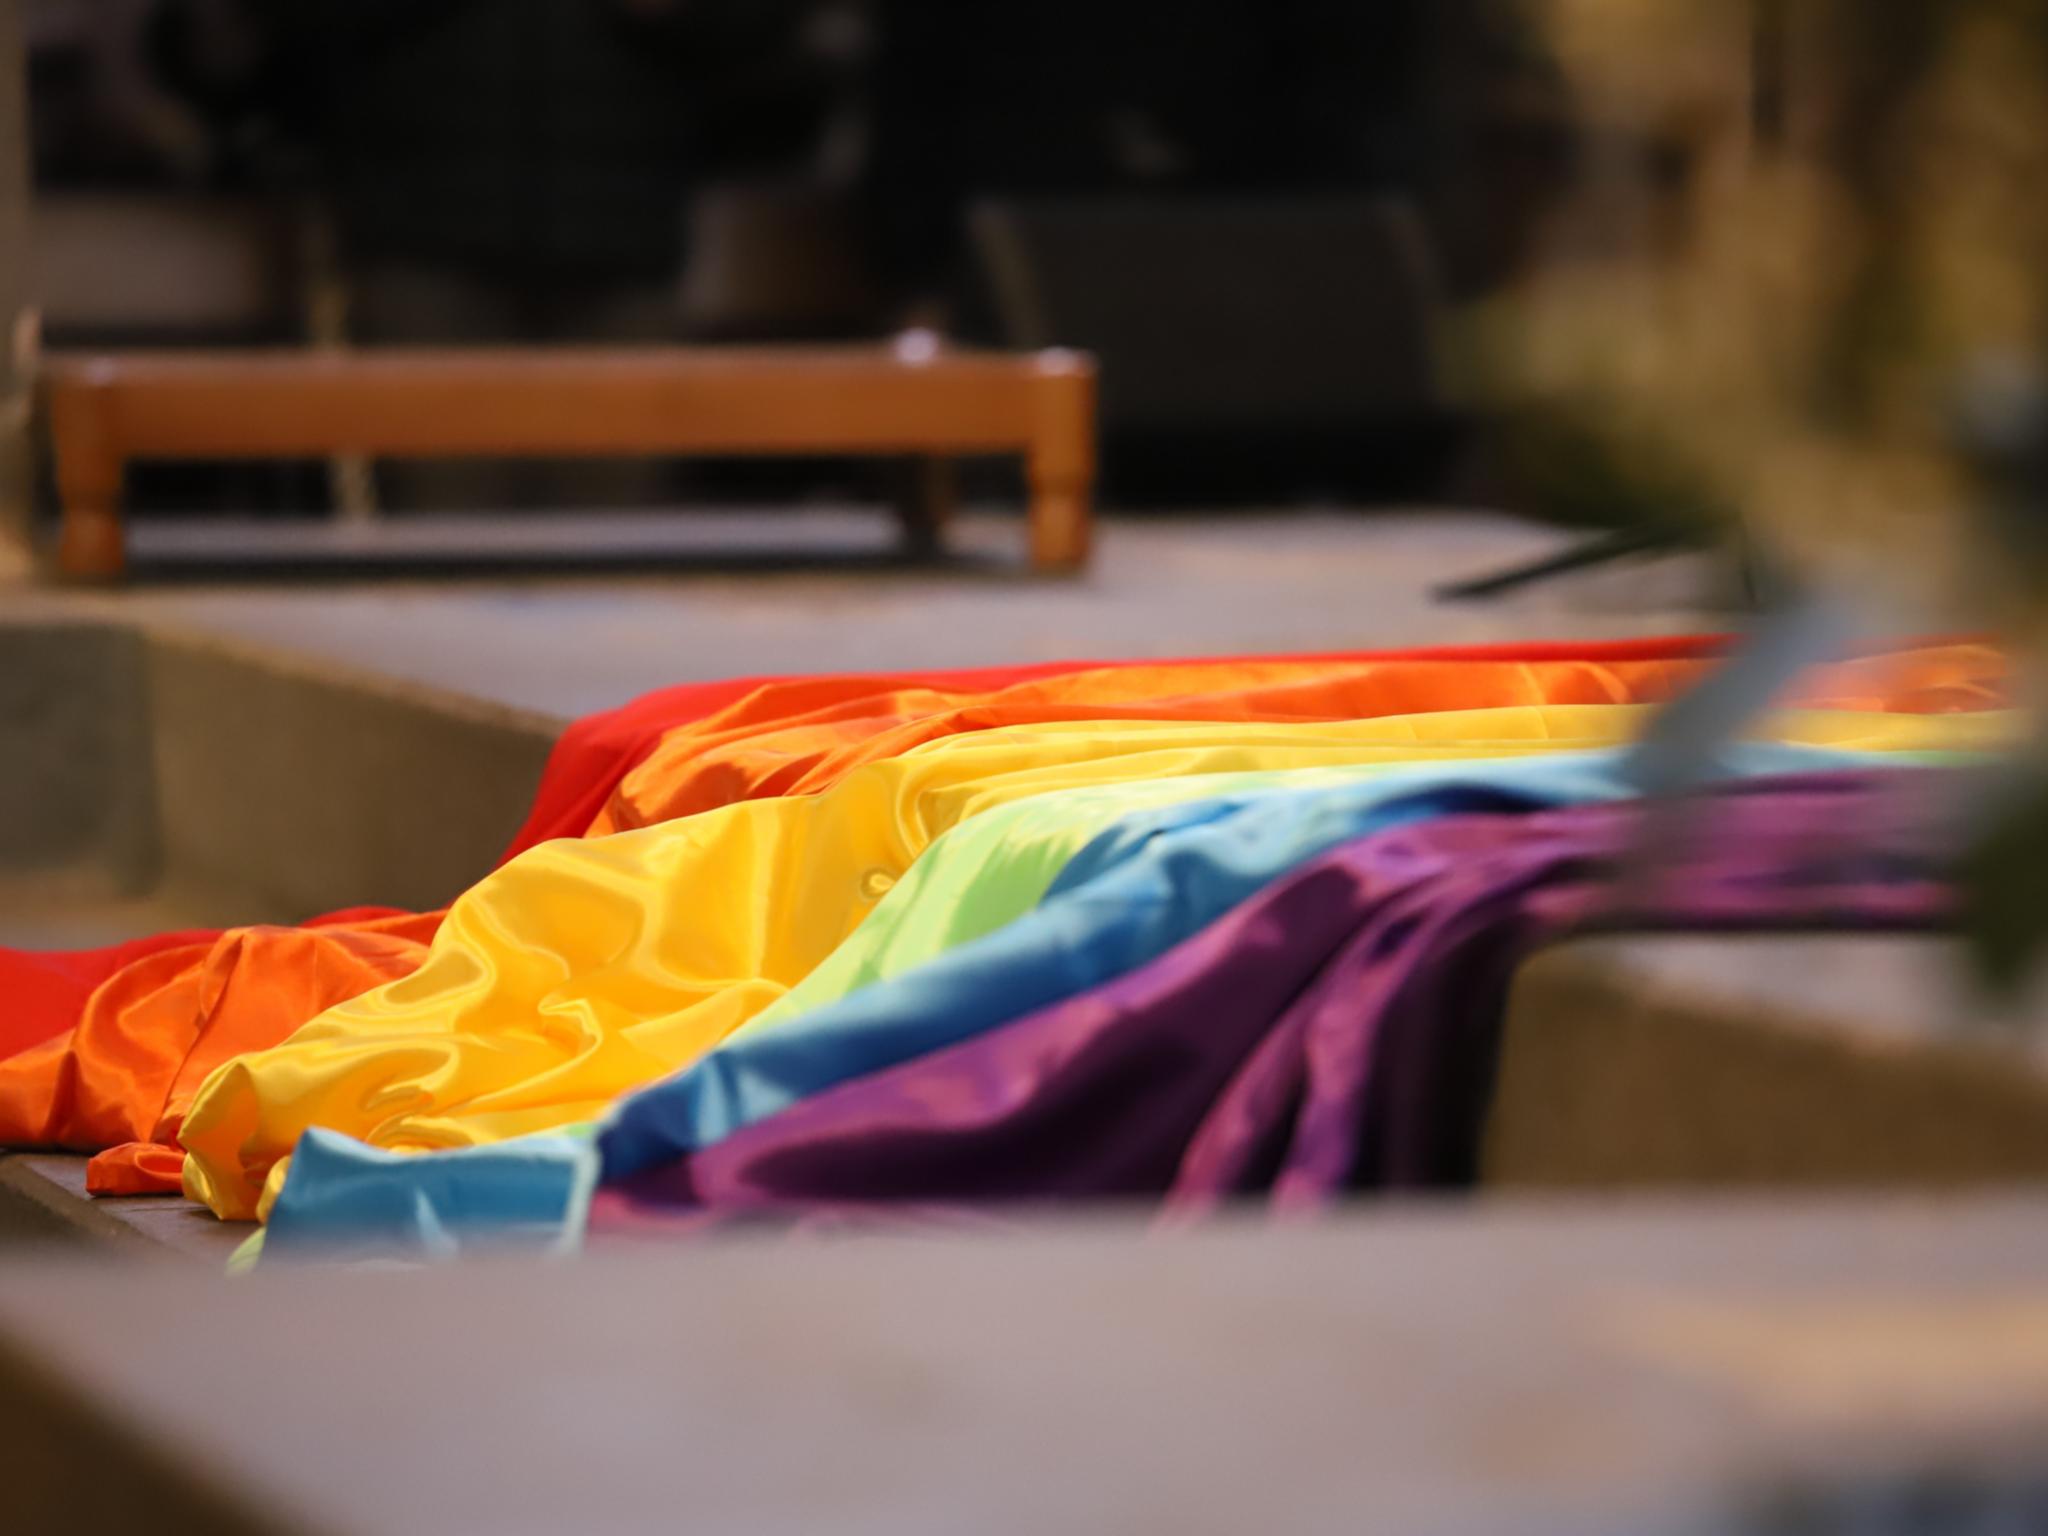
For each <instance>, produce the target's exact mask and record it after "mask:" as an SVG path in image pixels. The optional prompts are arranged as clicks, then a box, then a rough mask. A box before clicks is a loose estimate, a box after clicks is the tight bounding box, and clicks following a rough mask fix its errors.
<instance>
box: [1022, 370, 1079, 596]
mask: <svg viewBox="0 0 2048 1536" xmlns="http://www.w3.org/2000/svg"><path fill="white" fill-rule="evenodd" d="M1032 390H1033V395H1034V420H1033V423H1032V440H1031V450H1030V456H1029V461H1028V462H1027V464H1026V465H1025V471H1026V474H1027V475H1028V476H1029V478H1030V481H1031V564H1032V565H1033V567H1035V568H1036V569H1038V570H1040V571H1047V572H1056V571H1077V570H1079V569H1081V567H1083V566H1084V565H1086V564H1087V563H1088V549H1089V543H1090V535H1091V532H1092V529H1091V526H1090V525H1091V519H1092V515H1093V504H1094V496H1095V377H1094V374H1093V373H1092V372H1090V371H1088V370H1086V369H1083V368H1078V367H1071V366H1068V365H1066V364H1065V363H1063V362H1062V361H1061V360H1059V358H1058V355H1057V354H1053V355H1051V356H1050V357H1049V360H1048V361H1046V362H1044V363H1041V365H1040V371H1039V373H1038V375H1037V377H1036V378H1035V379H1034V380H1033V382H1032Z"/></svg>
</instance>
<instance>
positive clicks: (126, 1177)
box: [0, 639, 1996, 1194]
mask: <svg viewBox="0 0 2048 1536" xmlns="http://www.w3.org/2000/svg"><path fill="white" fill-rule="evenodd" d="M1720 644H1721V642H1718V641H1715V640H1712V639H1680V640H1673V641H1650V642H1640V643H1629V644H1624V645H1612V646H1594V647H1590V648H1587V649H1588V651H1589V653H1590V654H1589V655H1588V656H1586V657H1582V658H1581V659H1579V660H1577V661H1574V662H1573V663H1572V664H1571V668H1572V675H1574V676H1575V677H1576V676H1579V675H1581V674H1582V673H1585V672H1586V671H1587V670H1588V669H1592V670H1593V671H1597V670H1598V668H1599V666H1600V665H1601V663H1600V661H1599V660H1598V659H1597V658H1598V657H1600V656H1606V655H1611V657H1612V660H1613V663H1614V665H1615V666H1617V667H1621V668H1635V669H1637V672H1638V673H1640V679H1639V680H1640V681H1641V683H1642V685H1643V688H1644V692H1645V694H1646V695H1647V694H1649V693H1650V692H1652V691H1655V690H1658V689H1661V688H1662V687H1663V686H1664V682H1663V680H1664V679H1665V677H1666V675H1667V673H1668V671H1669V669H1670V668H1671V667H1673V666H1676V665H1679V664H1680V663H1682V662H1688V661H1690V662H1691V663H1692V664H1694V665H1697V660H1696V658H1699V657H1703V656H1707V655H1710V654H1712V653H1713V652H1714V651H1715V650H1716V649H1718V648H1719V646H1720ZM1562 649H1563V648H1546V647H1542V646H1537V647H1531V648H1528V649H1527V651H1526V653H1525V654H1518V653H1517V652H1516V651H1514V650H1512V649H1494V650H1487V651H1470V652H1447V653H1441V654H1439V653H1424V654H1425V655H1426V656H1428V657H1429V658H1430V659H1431V660H1432V662H1433V664H1445V663H1447V662H1448V660H1449V659H1452V658H1455V659H1456V660H1457V661H1458V662H1459V663H1460V664H1462V665H1464V666H1465V667H1466V668H1467V670H1468V671H1477V670H1483V669H1490V670H1491V673H1492V674H1494V675H1495V676H1496V678H1497V681H1496V682H1495V684H1494V685H1493V687H1494V690H1495V691H1496V692H1497V693H1499V694H1500V695H1501V697H1503V698H1508V697H1521V696H1522V695H1523V694H1525V693H1526V691H1527V680H1526V678H1525V677H1524V676H1523V675H1522V674H1523V670H1524V666H1525V662H1526V663H1527V664H1530V665H1545V664H1548V663H1549V662H1550V661H1551V660H1553V659H1554V658H1553V655H1552V651H1553V650H1557V651H1561V650H1562ZM1944 649H1947V648H1944ZM1368 659H1369V660H1370V661H1371V662H1372V664H1374V665H1381V666H1384V665H1393V664H1394V660H1393V658H1391V657H1388V656H1384V655H1381V656H1370V657H1366V656H1360V655H1350V656H1341V657H1332V658H1328V659H1327V662H1326V663H1310V662H1307V661H1304V660H1302V659H1299V658H1287V659H1286V664H1287V665H1318V664H1332V665H1335V664H1346V665H1359V664H1363V663H1364V662H1365V661H1366V660H1368ZM1929 660H1930V662H1935V665H1936V667H1937V669H1938V670H1939V671H1940V675H1939V676H1937V675H1935V673H1934V672H1932V671H1929V670H1928V669H1926V668H1923V667H1921V666H1920V665H1919V664H1918V663H1917V662H1916V663H1914V664H1912V665H1911V667H1910V668H1909V671H1908V672H1902V673H1895V674H1890V675H1891V676H1892V677H1893V678H1894V679H1895V680H1896V681H1898V682H1900V683H1902V684H1909V683H1916V680H1918V681H1917V684H1916V686H1920V687H1921V688H1922V690H1923V691H1921V692H1920V693H1918V694H1915V695H1914V696H1913V697H1912V698H1909V699H1908V700H1907V702H1909V703H1913V704H1915V707H1928V708H1934V707H1947V705H1946V703H1945V702H1943V701H1946V700H1951V699H1953V698H1954V697H1957V696H1958V695H1957V694H1956V692H1955V690H1958V689H1963V690H1967V689H1969V688H1970V687H1971V686H1972V681H1971V680H1972V678H1976V679H1977V680H1978V681H1980V682H1982V683H1983V684H1984V685H1986V686H1994V687H1995V686H1996V683H1995V680H1994V679H1993V677H1992V674H1991V673H1989V672H1986V671H1984V670H1983V669H1982V666H1981V662H1980V659H1979V658H1978V657H1977V656H1976V655H1975V654H1974V653H1973V652H1970V651H1967V650H1958V651H1956V652H1955V654H1954V656H1953V657H1952V658H1950V659H1948V660H1940V661H1936V658H1935V657H1934V655H1933V653H1932V652H1930V653H1929ZM1276 664H1278V663H1277V662H1276V661H1275V659H1273V658H1261V657H1249V658H1240V659H1236V660H1228V659H1226V660H1220V661H1199V662H1148V663H1141V664H1134V666H1133V671H1134V672H1139V673H1142V674H1143V677H1144V682H1143V684H1142V686H1144V687H1153V686H1168V687H1171V686H1174V684H1173V679H1174V677H1175V674H1176V671H1177V669H1180V668H1187V669H1190V670H1191V671H1193V672H1198V673H1199V674H1200V676H1201V678H1202V679H1203V681H1204V686H1218V687H1221V682H1220V680H1221V679H1225V678H1227V676H1228V671H1229V669H1230V668H1232V667H1242V668H1244V669H1245V671H1246V675H1247V676H1263V675H1265V673H1266V671H1267V669H1269V668H1270V667H1271V666H1273V665H1276ZM1122 666H1123V664H1121V663H1103V662H1081V661H1075V662H1057V663H1046V664H1040V665H1036V666H1026V667H1000V668H980V669H973V670H966V671H946V672H935V673H917V674H873V675H852V676H846V677H831V678H751V679H736V680H731V681H726V682H718V683H701V684H689V685H685V686H682V687H678V688H670V689H665V690H662V691H660V692H657V693H653V694H649V695H647V696H645V697H643V698H640V699H636V700H634V701H632V702H631V703H629V704H627V705H625V706H623V707H622V708H619V709H616V710H612V711H608V712H605V713H602V714H598V715H593V716H589V717H586V718H585V719H583V720H579V721H577V722H575V723H574V724H572V725H571V726H570V727H569V728H568V729H567V730H566V731H565V732H564V734H563V736H562V739H561V740H560V741H559V742H558V743H557V744H556V746H555V748H554V751H553V752H552V754H551V755H550V758H549V761H548V765H547V769H546V772H545V773H544V774H543V776H542V780H541V784H540V787H539V790H538V792H537V794H536V797H535V801H534V806H533V809H532V811H531V813H530V814H529V816H528V818H527V821H526V824H525V825H524V826H523V827H522V828H521V829H520V831H519V833H518V835H517V836H516V837H515V838H514V839H513V842H512V845H511V847H510V848H509V849H508V850H507V852H506V854H505V855H504V858H506V859H509V858H511V857H513V856H514V855H516V854H518V853H520V852H523V851H524V850H525V849H527V848H529V847H532V846H535V845H536V844H538V843H540V842H543V841H546V840H548V839H552V838H556V837H564V836H578V835H582V834H583V833H584V831H585V830H586V828H588V827H589V826H590V824H591V822H592V821H593V820H594V819H596V818H597V817H598V816H599V814H600V813H601V812H602V811H603V810H604V807H605V805H606V802H607V800H608V799H609V797H610V796H611V795H612V793H613V791H614V789H615V787H616V786H617V784H618V783H619V781H620V779H621V778H622V777H623V776H624V775H625V774H626V773H627V772H628V771H629V770H631V769H633V768H634V766H635V765H636V764H637V763H639V762H640V761H641V760H642V759H644V758H645V757H646V756H647V755H648V753H649V752H651V751H653V750H654V749H655V748H656V747H657V746H658V745H660V744H661V743H663V742H665V741H670V740H674V739H679V738H681V737H683V736H685V735H689V736H691V739H693V740H695V739H701V740H703V741H706V742H707V743H717V742H725V743H727V744H730V743H732V742H734V741H737V740H741V739H743V738H744V737H745V736H746V735H747V733H748V732H750V731H778V730H782V731H787V730H790V729H793V728H795V727H797V726H798V725H799V723H801V722H804V721H807V720H817V719H823V718H832V719H838V718H840V717H842V716H843V715H844V714H845V713H846V712H847V711H848V710H853V711H855V712H859V711H862V710H866V711H868V712H869V713H872V712H873V708H874V706H873V701H875V700H878V699H879V700H898V701H900V700H902V699H904V698H906V697H909V696H911V695H912V694H915V693H918V692H919V691H921V690H922V691H932V690H942V691H943V696H944V697H945V698H947V699H949V700H951V701H954V702H955V703H957V702H958V701H959V700H962V699H965V698H971V697H975V696H977V695H978V693H979V692H980V691H994V692H995V693H997V694H1001V693H1004V692H1005V691H1007V690H1011V689H1015V688H1017V687H1020V686H1026V685H1029V684H1032V683H1034V682H1038V681H1042V680H1045V679H1049V678H1054V677H1057V676H1060V675H1062V674H1065V673H1068V672H1086V673H1088V674H1089V675H1090V677H1091V678H1093V679H1094V680H1095V682H1094V686H1095V687H1096V688H1097V690H1098V691H1104V690H1108V689H1110V688H1111V686H1112V685H1111V684H1110V683H1109V682H1108V681H1107V679H1109V678H1111V677H1112V676H1113V675H1114V673H1115V672H1116V671H1117V670H1119V668H1120V667H1122ZM1632 677H1634V674H1630V673H1626V672H1617V673H1616V674H1614V677H1613V679H1611V681H1613V683H1614V686H1616V687H1618V688H1622V689H1624V690H1626V688H1627V687H1628V686H1629V685H1630V682H1631V679H1632ZM1138 686H1140V685H1139V684H1136V683H1134V684H1133V687H1134V688H1136V687H1138ZM1865 686H1866V680H1865V679H1863V678H1856V679H1853V680H1847V681H1845V684H1844V692H1845V694H1846V693H1848V692H1852V691H1854V690H1856V689H1860V688H1863V687H1865ZM1926 687H1932V688H1933V689H1934V692H1933V693H1928V692H1926V691H1924V690H1925V688H1926ZM1218 707H1221V706H1218ZM706 721H712V722H715V724H711V725H709V726H708V727H707V728H706V729H705V730H704V731H702V732H698V726H699V725H700V724H701V723H704V722H706ZM956 723H957V724H958V727H959V728H960V729H969V728H972V721H971V720H969V719H966V718H965V717H963V718H962V719H961V720H960V721H958V722H956ZM692 733H696V734H694V735H693V734H692ZM811 777H812V779H813V780H814V781H815V780H816V779H817V778H818V774H817V773H813V774H812V776H811ZM639 782H640V783H641V784H642V786H643V788H644V789H646V791H647V792H649V793H659V790H660V782H661V781H660V778H659V776H658V775H657V776H655V777H653V778H651V779H650V778H646V777H643V778H642V779H641V780H640V781H639ZM733 787H734V788H735V790H737V789H738V788H739V787H740V786H739V785H738V784H737V783H736V782H735V784H734V785H733ZM751 792H754V793H764V794H765V793H770V792H772V786H771V785H767V784H757V785H755V786H754V787H753V789H752V791H751ZM500 862H503V860H501V861H500ZM398 916H400V914H396V913H389V912H386V911H383V910H380V909H367V908H365V909H352V910H350V911H345V912H337V913H332V914H328V915H327V916H325V917H321V918H315V919H313V920H311V922H309V923H308V924H305V925H303V926H302V927H301V928H298V929H288V928H277V927H255V928H245V929H231V930H228V931H226V932H219V931H212V930H208V931H194V932H185V933H175V934H165V935H160V936H158V937H155V938H150V939H144V940H139V941H135V942H133V943H129V944H124V945H119V946H115V947H113V948H111V949H104V950H95V951H83V952H74V953H40V952H26V951H11V950H5V949H0V1000H4V1003H0V1145H17V1146H18V1145H37V1146H59V1147H66V1148H73V1149H78V1150H94V1149H98V1148H109V1149H110V1150H108V1151H106V1152H104V1153H102V1154H101V1156H99V1157H98V1158H96V1159H95V1160H94V1162H93V1164H92V1165H91V1167H90V1169H89V1171H88V1182H89V1187H91V1188H92V1190H93V1191H94V1192H95V1193H100V1194H132V1193H143V1192H149V1191H153V1190H161V1191H166V1192H175V1191H176V1190H177V1189H178V1187H179V1182H180V1175H181V1170H182V1166H183V1154H182V1151H181V1150H180V1149H179V1148H178V1146H177V1145H176V1142H175V1139H174V1138H175V1134H176V1129H177V1127H178V1125H179V1124H180V1123H181V1122H182V1118H183V1114H184V1110H185V1108H186V1106H187V1105H188V1104H189V1102H190V1099H191V1095H192V1090H193V1088H194V1087H196V1086H197V1083H198V1082H199V1081H200V1080H202V1079H203V1078H204V1077H205V1076H206V1074H207V1073H208V1072H210V1071H211V1070H212V1069H213V1068H214V1067H215V1066H217V1065H219V1064H220V1062H221V1061H223V1060H225V1059H226V1058H227V1057H228V1056H230V1055H233V1054H236V1053H238V1052H240V1051H244V1050H254V1049H260V1048H262V1047H264V1046H268V1045H273V1044H276V1043H277V1042H278V1041H280V1040H282V1039H283V1038H284V1037H285V1036H286V1035H289V1034H290V1033H291V1032H292V1031H293V1030H294V1029H296V1028H298V1027H299V1026H300V1025H302V1024H304V1023H306V1022H307V1021H308V1020H309V1019H311V1018H312V1017H314V1016H315V1015H316V1014H318V1013H319V1012H321V1011H323V1010H324V1009H325V1008H326V1007H328V1006H331V1005H332V1004H333V1003H335V1002H339V1001H342V1000H343V999H344V998H345V997H347V996H350V995H353V994H351V993H350V992H348V991H347V990H346V986H349V985H353V986H354V987H355V989H356V990H357V991H367V990H368V989H369V988H371V987H373V986H375V985H378V984H380V983H381V982H384V981H388V980H391V979H394V978H396V977H398V976H401V975H404V974H406V973H407V972H408V971H409V970H410V969H412V968H413V966H415V965H417V963H418V962H419V960H420V959H421V958H423V957H424V953H425V950H424V945H425V943H426V941H427V940H428V939H430V938H431V937H432V934H433V931H434V929H435V928H436V927H437V926H438V924H439V921H440V918H441V916H442V914H441V913H438V912H436V913H424V914H419V915H418V917H417V918H415V919H409V920H408V921H407V922H405V923H404V924H403V925H401V931H402V932H403V933H404V935H405V937H406V939H407V940H408V941H414V942H409V943H408V944H404V945H392V944H387V943H384V942H382V941H383V940H385V939H387V938H389V937H390V933H389V932H388V931H387V930H385V929H384V927H383V926H382V922H381V920H382V919H384V918H387V917H390V918H395V917H398ZM365 924H367V926H365ZM354 928H360V929H361V935H360V938H359V939H357V940H353V941H352V940H350V939H348V938H347V937H346V936H345V935H344V933H343V932H342V930H345V929H354ZM315 929H317V930H320V931H321V941H320V942H318V943H310V942H307V941H306V940H305V939H304V938H303V937H302V935H303V934H305V933H306V932H309V931H312V930H315ZM344 953H345V954H348V955H350V956H352V957H355V958H354V959H352V961H351V963H350V964H348V965H343V966H341V967H339V968H337V967H336V966H335V964H334V963H333V961H334V958H335V956H336V955H338V954H344ZM365 956H374V961H373V962H369V963H357V961H360V960H361V958H362V957H365ZM144 961H148V962H149V963H147V964H143V963H142V962H144ZM230 971H232V972H233V973H234V975H235V978H236V980H235V984H234V985H232V986H229V985H227V984H226V983H225V981H224V978H225V977H226V976H227V974H228V973H229V972H230ZM102 988H104V989H105V991H106V996H105V997H104V998H101V999H99V1000H98V1001H97V1002H96V1003H95V1002H94V1001H93V1000H94V997H95V993H96V992H98V991H100V990H101V989H102ZM202 999H204V1002H203V1003H202V1001H201V1000H202ZM89 1004H91V1006H90V1007H89V1006H88V1005H89ZM301 1010H303V1011H301ZM81 1024H85V1025H87V1026H89V1027H86V1028H84V1029H81V1028H79V1026H80V1025H81ZM230 1046H231V1048H228V1047H230ZM24 1052H26V1053H27V1054H25V1055H24V1054H22V1053H24ZM136 1127H143V1128H144V1129H142V1130H137V1129H136Z"/></svg>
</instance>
